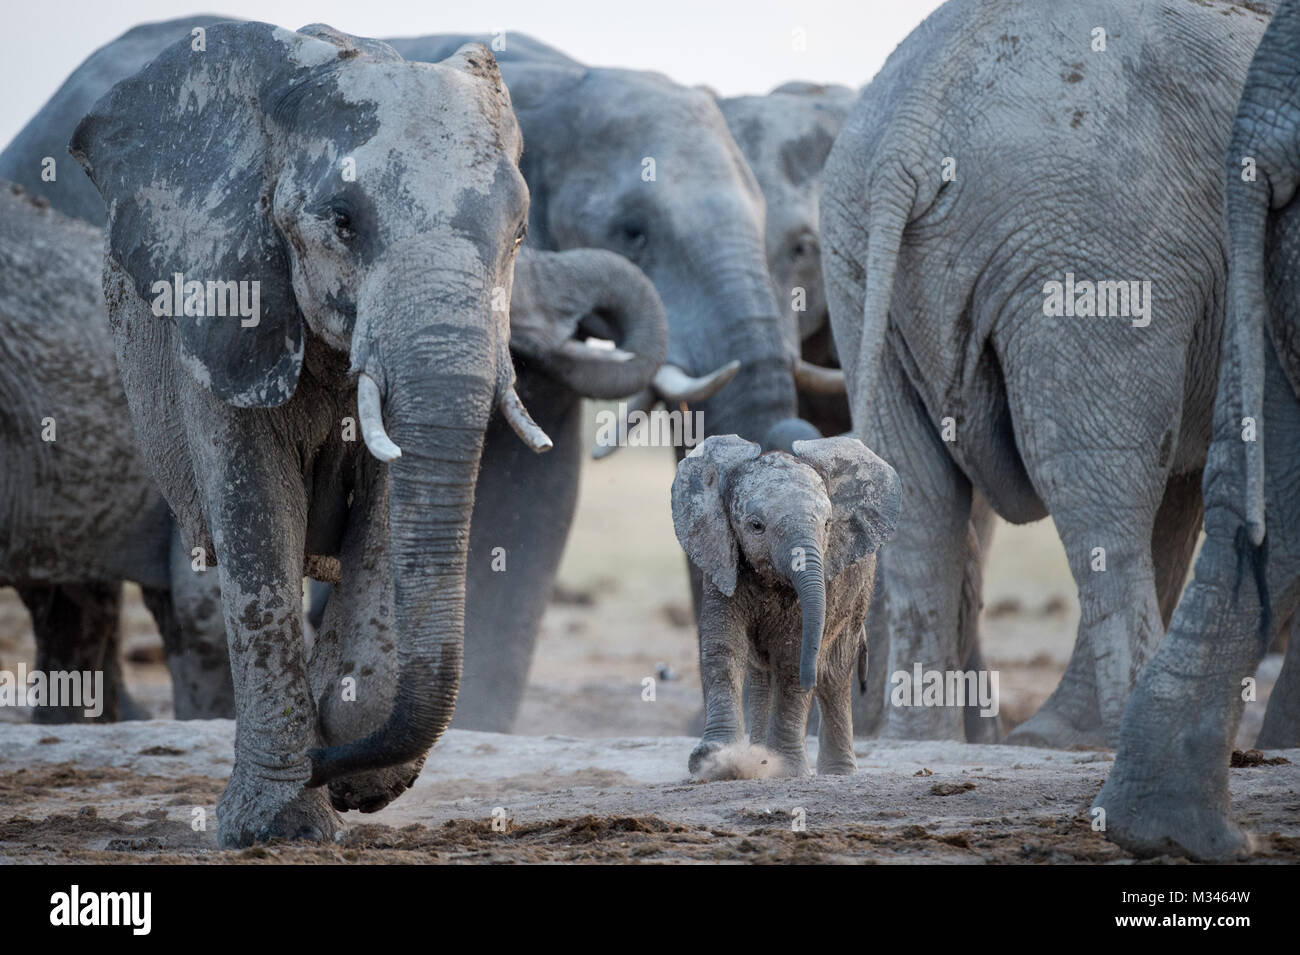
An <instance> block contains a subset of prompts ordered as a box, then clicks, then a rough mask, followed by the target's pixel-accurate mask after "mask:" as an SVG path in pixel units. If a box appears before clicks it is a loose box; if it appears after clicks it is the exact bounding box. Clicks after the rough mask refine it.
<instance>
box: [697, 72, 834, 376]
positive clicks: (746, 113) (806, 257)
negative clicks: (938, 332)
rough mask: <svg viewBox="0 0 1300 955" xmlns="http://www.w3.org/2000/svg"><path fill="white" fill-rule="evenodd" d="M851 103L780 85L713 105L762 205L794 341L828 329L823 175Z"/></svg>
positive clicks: (802, 86) (815, 87)
mask: <svg viewBox="0 0 1300 955" xmlns="http://www.w3.org/2000/svg"><path fill="white" fill-rule="evenodd" d="M854 99H855V96H854V93H853V91H852V90H851V89H849V88H848V87H847V86H823V85H820V84H816V83H785V84H783V85H781V86H778V87H777V88H776V89H774V90H773V91H772V92H771V93H769V94H767V95H766V96H735V97H730V98H728V99H723V100H719V101H718V107H719V108H720V109H721V110H722V115H723V116H724V117H725V118H726V120H727V126H728V128H729V129H730V130H731V134H732V136H734V137H735V139H736V143H737V144H738V145H739V146H740V151H741V152H742V153H743V154H744V156H745V161H746V162H748V163H749V167H750V169H752V170H753V171H754V177H755V178H756V179H757V180H758V185H759V188H760V189H762V191H763V197H764V199H765V200H766V201H767V224H766V232H765V234H764V241H765V244H766V249H767V267H768V270H769V271H770V273H771V275H772V284H773V286H774V289H775V291H776V299H777V302H778V304H780V305H781V306H782V307H783V308H785V309H786V310H787V312H788V314H789V320H790V322H791V324H792V325H793V326H795V327H796V328H797V329H798V334H799V339H800V341H805V340H807V339H809V338H811V337H812V336H814V335H816V334H817V333H818V332H819V331H821V330H822V329H825V328H827V327H828V326H829V314H828V306H827V302H826V287H825V284H824V282H823V280H822V267H821V240H820V234H819V231H818V217H819V210H820V205H821V172H822V166H823V165H825V163H826V156H827V155H828V154H829V153H830V151H831V145H832V144H833V143H834V142H835V137H836V136H837V135H838V134H839V131H840V127H841V126H842V125H844V121H845V120H846V119H847V118H848V115H849V111H850V110H851V109H852V108H853V102H854ZM801 290H802V291H801ZM808 378H809V386H812V385H814V384H815V383H818V382H822V381H824V380H825V379H824V377H823V378H818V376H817V375H816V373H815V371H812V370H810V371H809V373H808ZM800 384H801V389H802V387H803V385H804V382H803V381H801V382H800ZM839 390H840V392H841V393H842V392H843V382H842V378H841V380H840V389H839Z"/></svg>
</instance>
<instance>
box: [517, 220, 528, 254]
mask: <svg viewBox="0 0 1300 955" xmlns="http://www.w3.org/2000/svg"><path fill="white" fill-rule="evenodd" d="M526 235H528V220H527V219H525V220H524V221H523V222H521V223H519V228H518V229H516V230H515V248H516V249H517V248H519V247H520V246H521V245H523V244H524V236H526Z"/></svg>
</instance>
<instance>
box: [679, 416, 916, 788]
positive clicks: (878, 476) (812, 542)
mask: <svg viewBox="0 0 1300 955" xmlns="http://www.w3.org/2000/svg"><path fill="white" fill-rule="evenodd" d="M672 503H673V528H674V530H675V531H676V534H677V539H678V541H679V542H680V543H681V545H682V549H683V550H685V551H686V554H687V556H688V557H689V558H690V560H691V562H692V563H693V564H694V565H695V566H697V567H698V568H699V569H700V571H701V572H702V573H703V575H704V578H705V581H706V584H705V589H704V604H703V607H702V608H701V612H700V671H701V681H702V682H703V684H704V700H705V711H706V716H705V727H704V734H703V739H701V741H700V744H699V745H698V746H697V747H696V748H695V750H694V751H693V752H692V753H691V756H690V760H689V768H690V771H691V772H692V773H693V774H696V775H699V776H704V777H708V776H711V775H712V774H713V771H714V769H713V767H712V766H711V765H710V763H711V757H713V756H714V754H716V753H718V752H719V751H720V750H723V749H725V748H726V747H729V746H732V745H734V744H736V743H739V742H740V741H741V740H742V738H743V736H744V733H745V724H746V716H748V720H749V722H750V723H751V725H752V731H751V734H750V742H751V743H754V744H757V745H761V746H766V747H768V748H770V749H771V750H773V751H774V753H775V754H776V756H777V758H778V759H779V760H780V763H781V766H780V770H781V772H782V773H783V774H786V775H794V776H798V775H802V774H804V773H806V772H807V771H808V757H807V753H806V751H805V749H804V736H805V734H806V732H807V724H808V714H809V710H810V708H811V706H812V702H813V696H814V693H815V694H816V698H817V702H818V706H819V708H820V712H821V722H820V728H819V742H820V746H819V749H818V754H817V771H818V772H819V773H827V774H843V773H852V772H853V771H854V770H855V769H856V765H857V764H856V762H855V759H854V756H853V715H852V699H853V683H854V676H855V674H856V673H857V672H858V667H857V662H858V659H859V651H860V650H861V649H862V641H863V639H864V635H863V630H862V628H863V624H864V622H865V620H866V616H867V608H868V606H869V604H870V601H871V591H872V587H873V584H874V580H875V564H876V561H875V557H874V555H875V553H876V551H877V550H878V549H879V548H880V545H881V544H883V543H884V542H885V541H886V540H888V539H889V536H890V535H891V534H892V533H893V531H894V526H895V524H896V523H897V521H898V508H899V485H898V475H897V474H896V473H895V472H894V469H893V468H891V467H890V466H889V465H888V464H886V463H885V462H884V461H882V460H881V459H880V458H878V457H877V456H876V455H875V454H873V453H872V452H871V451H870V449H868V448H867V447H865V446H864V445H863V444H862V443H861V442H860V441H858V440H857V439H855V438H847V437H840V438H825V439H820V440H813V441H797V442H795V445H794V454H788V453H786V452H784V451H769V452H767V453H766V454H763V453H761V449H760V447H759V446H758V445H756V444H754V443H752V442H749V441H746V440H744V439H743V438H737V437H734V436H731V435H728V436H716V437H711V438H709V439H707V440H706V441H704V443H703V444H701V445H699V446H698V447H697V448H696V449H695V450H693V451H692V452H691V453H690V454H689V455H687V456H686V457H685V458H684V459H682V461H681V463H680V464H679V465H678V466H677V476H676V477H675V478H674V480H673V488H672ZM746 677H748V682H749V698H748V700H747V702H748V704H749V706H748V709H749V713H748V714H745V713H742V708H741V688H742V685H743V684H744V683H745V680H746Z"/></svg>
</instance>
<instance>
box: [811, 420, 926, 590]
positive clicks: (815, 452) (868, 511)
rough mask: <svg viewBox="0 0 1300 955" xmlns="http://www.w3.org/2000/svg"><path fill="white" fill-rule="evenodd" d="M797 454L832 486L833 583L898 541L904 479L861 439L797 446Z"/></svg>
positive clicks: (829, 558) (829, 489)
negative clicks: (895, 536)
mask: <svg viewBox="0 0 1300 955" xmlns="http://www.w3.org/2000/svg"><path fill="white" fill-rule="evenodd" d="M794 453H795V454H796V455H797V456H798V457H799V458H800V459H801V460H804V461H807V462H808V463H809V464H811V465H812V466H813V467H814V468H816V469H817V470H818V471H819V472H820V473H821V475H822V478H823V479H824V480H825V481H826V491H827V494H828V495H829V496H830V500H831V536H830V541H829V544H828V550H829V551H830V553H829V554H828V555H827V570H828V571H829V576H830V577H832V578H833V577H835V576H837V575H838V574H839V573H840V572H841V571H843V570H846V569H847V568H849V567H851V566H853V565H854V564H856V563H858V562H859V561H861V560H863V559H865V558H866V557H869V556H870V555H871V554H874V553H875V552H876V551H877V550H879V549H880V546H881V545H882V544H884V543H885V541H887V540H889V538H890V537H892V536H893V533H894V528H895V527H896V526H897V525H898V514H899V510H900V508H901V506H902V486H901V484H900V483H899V480H898V473H897V472H896V471H895V470H894V469H893V468H892V467H890V466H889V465H888V464H887V463H886V462H885V461H884V460H883V459H882V458H880V457H879V456H878V455H877V454H876V453H875V452H874V451H872V450H871V449H870V448H868V447H867V446H866V445H865V444H863V443H862V442H861V441H859V440H858V439H857V438H850V437H838V438H822V439H820V440H817V441H796V442H795V443H794Z"/></svg>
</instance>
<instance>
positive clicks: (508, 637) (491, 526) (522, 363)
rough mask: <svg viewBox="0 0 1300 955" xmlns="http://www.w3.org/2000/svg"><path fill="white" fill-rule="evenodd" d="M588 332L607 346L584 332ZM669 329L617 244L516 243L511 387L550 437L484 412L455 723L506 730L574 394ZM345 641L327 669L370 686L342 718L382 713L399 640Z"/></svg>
mask: <svg viewBox="0 0 1300 955" xmlns="http://www.w3.org/2000/svg"><path fill="white" fill-rule="evenodd" d="M587 336H595V337H597V338H599V339H600V340H602V341H607V342H610V343H612V344H613V346H614V347H612V348H601V347H597V346H594V345H592V344H589V343H588V339H587ZM667 338H668V329H667V323H666V320H665V317H664V312H663V305H662V304H661V303H660V302H659V297H658V296H657V295H656V294H655V290H654V286H653V285H651V284H650V281H649V279H647V278H646V277H645V276H644V275H643V274H642V273H641V271H640V270H639V269H638V268H637V267H636V266H634V265H632V264H631V263H630V262H628V261H627V260H626V259H624V258H623V257H622V256H619V255H616V254H615V253H613V252H608V251H605V250H602V249H571V250H569V251H566V252H535V251H532V250H530V249H529V248H528V246H527V244H525V246H524V247H523V249H521V251H520V255H519V258H518V260H517V262H516V264H515V280H514V292H513V294H512V296H511V300H510V349H511V353H512V355H513V356H514V364H515V371H516V376H517V377H516V389H517V390H518V392H519V394H520V396H521V397H522V398H523V399H524V401H525V402H526V403H527V405H528V407H529V408H530V409H532V410H533V412H534V413H535V414H536V420H537V422H538V424H539V425H540V426H541V427H543V428H544V429H545V430H546V433H547V434H549V435H550V436H551V437H552V438H553V439H554V441H555V449H554V450H553V451H551V452H550V453H549V454H547V455H545V456H544V457H539V456H537V455H534V454H532V453H531V452H530V451H529V450H528V449H527V448H526V447H525V446H524V445H522V444H521V443H520V442H519V441H518V439H517V438H516V437H515V436H514V434H512V433H511V432H510V431H509V425H508V424H506V423H505V422H504V421H502V420H500V419H499V418H493V420H492V422H491V423H490V424H489V426H488V430H487V436H486V439H485V441H484V446H483V458H482V465H481V467H480V470H479V476H478V482H477V485H476V488H475V496H474V510H473V517H472V521H471V524H470V537H469V554H468V563H467V571H466V596H465V663H464V674H463V676H462V678H461V689H460V698H459V699H458V701H457V703H456V713H455V716H454V718H453V720H452V726H454V727H457V728H469V729H479V730H492V731H496V732H509V731H510V729H511V728H512V726H513V725H514V722H515V717H516V715H517V712H518V707H519V704H520V702H521V701H522V700H523V695H524V687H525V684H526V683H527V679H528V673H529V670H530V668H531V665H532V657H533V648H534V644H535V641H536V637H537V633H538V629H539V626H540V623H541V617H542V614H543V612H544V611H545V609H546V605H547V602H548V600H549V598H550V594H551V588H552V585H553V584H554V581H555V576H556V573H557V571H558V568H559V563H560V558H561V556H562V554H563V549H564V543H565V540H566V538H567V537H568V532H569V527H570V525H571V524H572V522H573V515H574V511H575V509H576V506H577V496H578V484H579V482H578V472H579V467H580V464H581V461H582V449H583V441H582V435H581V423H582V399H583V398H584V397H592V398H611V397H619V396H624V395H627V394H629V393H632V392H635V391H638V390H640V389H641V388H644V387H646V386H648V384H649V382H650V380H651V378H652V377H653V375H654V373H655V371H656V370H657V369H658V367H659V365H660V363H662V361H663V355H664V350H665V347H666V345H667ZM534 462H541V463H543V464H544V465H545V466H541V467H539V466H536V465H535V463H534ZM313 590H314V593H313V608H312V611H313V616H314V617H316V618H317V619H320V620H323V619H324V611H325V608H326V606H327V604H326V602H325V599H326V597H327V596H328V588H327V587H326V586H325V585H323V584H318V585H316V586H315V587H314V588H313ZM318 632H319V635H320V636H321V638H322V639H324V640H326V641H334V640H338V639H339V637H340V635H339V634H337V633H336V632H335V631H333V630H331V629H329V628H328V627H325V626H324V625H323V624H321V625H320V626H318ZM350 654H351V655H350V656H348V657H347V659H345V660H340V663H339V666H338V667H335V668H334V669H335V670H337V671H340V672H342V671H347V672H371V673H374V674H375V675H376V677H377V678H378V683H377V687H378V689H377V690H376V691H372V692H371V693H369V694H367V701H365V702H364V703H363V705H348V706H339V707H337V709H338V712H339V716H338V718H339V719H340V720H344V721H359V722H360V723H361V724H368V723H374V724H375V725H378V721H379V718H380V717H382V715H383V712H384V711H385V707H386V705H387V703H388V701H389V699H390V697H391V693H388V692H385V691H384V689H383V688H384V687H386V686H390V685H391V683H392V680H391V677H392V676H395V674H396V672H397V661H396V659H395V653H394V652H393V648H392V646H391V644H387V643H366V644H361V645H356V644H354V645H352V647H351V648H350ZM344 784H345V781H341V782H340V785H344Z"/></svg>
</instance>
